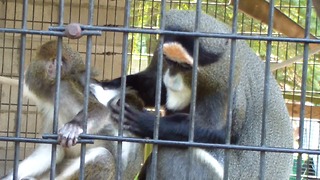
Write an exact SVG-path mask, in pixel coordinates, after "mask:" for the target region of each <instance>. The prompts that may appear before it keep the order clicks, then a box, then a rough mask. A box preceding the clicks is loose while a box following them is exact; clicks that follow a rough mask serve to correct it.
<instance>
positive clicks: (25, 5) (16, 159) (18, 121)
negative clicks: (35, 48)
mask: <svg viewBox="0 0 320 180" xmlns="http://www.w3.org/2000/svg"><path fill="white" fill-rule="evenodd" d="M27 18H28V0H25V1H24V2H23V9H22V26H21V28H22V29H27ZM25 50H26V34H21V44H20V51H21V54H20V63H19V85H18V88H19V89H18V102H17V104H18V105H17V116H16V122H15V123H16V129H15V137H20V132H21V119H22V101H23V99H22V98H23V85H24V58H25ZM14 145H15V147H14V164H13V165H14V168H13V178H14V179H17V178H18V177H17V176H18V172H19V169H18V167H19V159H20V142H15V143H14Z"/></svg>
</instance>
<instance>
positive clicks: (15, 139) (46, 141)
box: [0, 136, 94, 144]
mask: <svg viewBox="0 0 320 180" xmlns="http://www.w3.org/2000/svg"><path fill="white" fill-rule="evenodd" d="M56 137H57V136H56ZM54 139H56V138H48V139H45V138H44V139H40V138H25V137H3V136H0V141H10V142H27V143H44V144H58V141H57V140H54ZM78 143H86V144H93V143H94V141H93V140H88V139H80V140H79V141H78Z"/></svg>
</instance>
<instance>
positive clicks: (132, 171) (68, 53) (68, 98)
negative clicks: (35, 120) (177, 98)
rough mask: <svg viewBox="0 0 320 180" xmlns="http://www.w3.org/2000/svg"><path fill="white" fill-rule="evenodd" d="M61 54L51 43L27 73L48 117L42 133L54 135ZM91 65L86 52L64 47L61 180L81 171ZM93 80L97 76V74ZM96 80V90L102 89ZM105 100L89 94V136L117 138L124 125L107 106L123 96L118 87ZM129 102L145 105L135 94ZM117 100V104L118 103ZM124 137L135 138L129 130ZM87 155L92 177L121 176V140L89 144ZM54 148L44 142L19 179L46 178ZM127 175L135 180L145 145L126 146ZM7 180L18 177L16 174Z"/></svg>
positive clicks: (32, 92) (23, 164)
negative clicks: (87, 63)
mask: <svg viewBox="0 0 320 180" xmlns="http://www.w3.org/2000/svg"><path fill="white" fill-rule="evenodd" d="M56 52H57V42H56V41H49V42H47V43H45V44H43V45H42V46H41V47H40V48H39V49H38V51H37V53H36V56H35V58H34V59H33V61H32V62H31V64H30V65H29V67H28V68H27V70H26V72H25V89H26V91H27V94H28V95H29V96H30V98H31V99H32V100H34V101H35V103H36V105H37V107H38V109H39V111H40V112H41V115H42V118H43V124H42V130H43V132H42V133H51V131H52V128H53V112H54V101H55V100H54V98H55V89H56V63H57V60H56V55H57V54H56ZM85 69H86V68H85V64H84V63H83V61H82V58H81V56H80V54H79V53H78V52H76V51H73V50H72V49H71V48H70V47H69V46H68V45H67V44H63V45H62V62H61V81H60V83H61V84H60V99H59V106H60V109H59V114H58V116H59V117H58V124H59V132H58V135H59V136H58V137H59V138H58V140H59V144H60V145H61V146H57V154H56V163H57V165H58V168H57V169H58V171H57V177H56V179H61V180H64V179H70V178H76V177H77V172H78V171H79V167H80V145H76V143H77V140H78V137H79V135H80V134H81V133H82V132H83V129H82V127H83V126H82V125H83V123H84V122H85V119H84V114H83V104H84V93H83V92H84V83H85V82H84V79H85ZM91 77H92V78H93V75H91ZM95 82H96V81H95V80H94V79H92V80H91V85H90V86H91V88H92V87H99V85H98V84H95ZM107 91H108V93H107V97H106V99H104V102H101V103H100V102H99V101H98V100H97V99H96V98H95V97H94V96H92V95H90V96H89V103H88V118H87V133H88V134H100V135H117V132H118V130H117V129H118V126H117V125H116V126H115V124H114V123H113V122H112V121H111V120H110V110H109V109H108V108H107V107H106V105H107V103H108V102H109V101H110V100H111V99H112V98H115V97H117V96H118V94H119V90H118V89H109V90H107ZM127 97H128V102H129V103H130V104H132V105H134V106H136V108H138V109H142V107H143V103H142V101H141V100H139V98H138V97H137V96H136V95H135V94H134V93H132V92H128V94H127ZM116 100H117V98H115V100H114V101H116ZM124 136H132V135H131V134H130V133H128V132H125V133H124ZM86 147H87V152H86V155H85V163H86V165H85V172H86V174H85V175H86V176H85V178H86V179H101V178H103V179H114V178H115V173H116V148H117V145H116V142H111V141H96V142H95V143H94V144H87V146H86ZM50 152H51V145H50V144H39V146H38V147H37V148H36V149H35V150H34V152H33V153H32V154H31V155H30V156H28V157H27V158H26V159H24V160H23V161H22V162H21V163H20V164H19V168H18V174H17V179H24V178H39V177H42V178H43V176H45V174H46V172H47V171H48V170H49V168H50V163H51V155H50ZM122 154H123V156H122V157H123V158H122V163H123V165H122V167H123V169H122V171H123V172H124V173H123V175H124V177H123V178H124V179H133V177H134V176H135V175H136V173H137V172H138V171H139V169H140V166H139V165H140V164H141V162H142V161H143V145H141V144H134V143H126V142H124V143H123V149H122ZM3 179H5V180H9V179H13V173H12V172H11V173H10V174H8V175H7V176H6V177H4V178H3Z"/></svg>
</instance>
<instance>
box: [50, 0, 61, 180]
mask: <svg viewBox="0 0 320 180" xmlns="http://www.w3.org/2000/svg"><path fill="white" fill-rule="evenodd" d="M63 13H64V0H60V1H59V26H62V25H63ZM61 57H62V37H58V41H57V57H56V60H57V64H56V70H57V71H56V89H55V97H54V112H53V127H52V133H53V134H57V132H58V125H59V124H58V120H59V108H60V107H59V103H60V79H61ZM56 156H57V145H56V144H52V148H51V164H50V165H51V168H50V179H55V176H56Z"/></svg>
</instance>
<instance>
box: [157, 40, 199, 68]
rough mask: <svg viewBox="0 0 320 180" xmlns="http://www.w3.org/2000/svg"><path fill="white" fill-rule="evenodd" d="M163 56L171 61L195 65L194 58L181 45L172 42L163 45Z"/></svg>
mask: <svg viewBox="0 0 320 180" xmlns="http://www.w3.org/2000/svg"><path fill="white" fill-rule="evenodd" d="M163 54H164V55H166V56H167V57H168V58H169V59H170V60H172V61H175V62H178V63H186V64H189V65H193V58H192V57H191V56H190V55H189V53H188V52H187V50H186V49H185V48H184V47H182V45H181V44H180V43H177V42H170V43H164V44H163Z"/></svg>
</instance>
